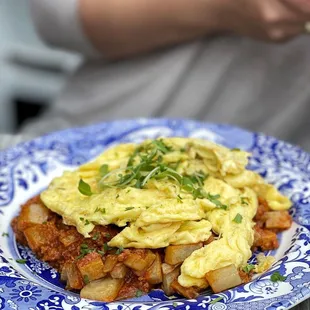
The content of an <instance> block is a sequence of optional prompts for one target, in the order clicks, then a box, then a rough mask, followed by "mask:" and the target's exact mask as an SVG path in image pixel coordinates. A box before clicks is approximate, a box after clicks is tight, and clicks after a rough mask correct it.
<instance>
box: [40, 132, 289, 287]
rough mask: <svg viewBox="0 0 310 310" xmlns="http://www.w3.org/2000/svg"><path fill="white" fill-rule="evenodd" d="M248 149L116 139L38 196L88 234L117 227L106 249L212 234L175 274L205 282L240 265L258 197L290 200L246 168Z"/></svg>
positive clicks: (188, 282) (277, 202)
mask: <svg viewBox="0 0 310 310" xmlns="http://www.w3.org/2000/svg"><path fill="white" fill-rule="evenodd" d="M249 155H250V154H249V153H247V152H244V151H240V150H230V149H228V148H226V147H223V146H220V145H217V144H215V143H212V142H209V141H204V140H201V139H191V138H163V139H158V140H153V141H152V140H147V141H145V142H143V143H142V144H140V145H136V144H121V145H118V146H115V147H113V148H111V149H108V150H106V151H105V152H104V153H102V154H101V155H100V156H99V157H97V158H96V159H94V160H93V161H91V162H89V163H86V164H84V165H82V166H80V167H79V168H78V169H77V170H76V171H71V172H68V171H67V172H64V174H63V175H62V176H61V177H59V178H55V179H54V180H53V181H52V182H51V184H50V186H49V187H48V189H46V190H45V191H43V192H42V193H41V199H42V201H43V203H44V204H45V205H46V206H47V208H49V209H50V210H52V211H53V212H56V213H58V214H59V215H61V216H62V217H63V220H64V223H65V224H68V225H73V226H75V227H76V228H77V230H78V231H79V232H80V233H81V234H82V235H84V236H85V237H86V238H87V237H89V236H90V232H91V231H92V230H93V229H94V227H95V225H109V224H114V225H117V226H119V227H123V228H124V229H123V230H122V231H121V232H120V233H119V234H117V235H116V236H115V237H114V238H113V239H112V240H111V241H110V242H109V243H108V245H109V246H112V247H123V248H129V247H133V248H150V249H156V248H164V247H167V246H169V245H180V244H192V243H198V242H204V241H207V240H208V239H209V238H210V236H211V235H212V232H213V233H215V234H216V235H217V240H215V241H213V242H212V243H210V244H208V245H205V246H204V247H202V248H200V249H198V250H196V251H194V252H193V253H192V254H191V255H190V256H189V257H188V258H187V259H186V260H185V261H184V262H183V264H182V266H181V275H180V276H179V279H178V281H179V283H180V284H181V285H182V286H184V287H190V286H198V287H201V288H204V287H206V286H207V282H206V280H205V274H206V273H207V272H208V271H211V270H215V269H218V268H221V267H225V266H227V265H231V264H234V265H235V266H236V267H237V268H240V267H242V266H244V265H245V264H246V263H247V260H248V259H249V258H250V256H251V246H252V245H253V240H254V231H253V226H254V222H253V217H254V216H255V214H256V211H257V207H258V196H259V197H261V198H264V199H266V201H267V202H268V204H269V206H270V208H271V209H273V210H286V209H288V208H289V207H290V206H291V202H290V201H289V199H288V198H286V197H284V196H283V195H282V194H281V193H280V192H279V191H278V190H277V189H276V188H275V187H273V186H272V185H269V184H267V183H265V181H264V180H263V179H262V178H261V177H260V176H259V175H258V174H256V173H255V172H253V171H249V170H247V169H246V166H247V164H248V157H249Z"/></svg>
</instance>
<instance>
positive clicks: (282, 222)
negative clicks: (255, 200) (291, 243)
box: [264, 211, 292, 230]
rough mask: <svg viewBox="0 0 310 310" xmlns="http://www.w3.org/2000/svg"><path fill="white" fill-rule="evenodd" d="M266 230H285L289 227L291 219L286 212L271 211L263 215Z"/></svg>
mask: <svg viewBox="0 0 310 310" xmlns="http://www.w3.org/2000/svg"><path fill="white" fill-rule="evenodd" d="M264 216H265V219H266V222H265V226H266V228H268V229H276V230H285V229H288V228H290V227H291V225H292V218H291V216H290V215H289V213H288V212H287V211H271V212H266V213H265V214H264Z"/></svg>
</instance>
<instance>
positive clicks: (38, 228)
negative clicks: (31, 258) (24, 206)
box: [24, 224, 55, 251]
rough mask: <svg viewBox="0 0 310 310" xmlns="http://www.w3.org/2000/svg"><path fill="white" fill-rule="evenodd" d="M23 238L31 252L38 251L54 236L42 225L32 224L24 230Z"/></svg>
mask: <svg viewBox="0 0 310 310" xmlns="http://www.w3.org/2000/svg"><path fill="white" fill-rule="evenodd" d="M24 235H25V238H26V239H27V242H28V245H29V247H30V248H31V249H32V250H33V251H36V250H39V249H40V248H41V247H42V246H43V245H47V244H49V242H51V241H52V240H53V239H54V238H55V236H53V234H52V233H51V229H50V228H49V227H48V226H47V225H44V224H34V225H33V226H31V227H28V228H27V229H25V230H24Z"/></svg>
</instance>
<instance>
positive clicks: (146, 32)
mask: <svg viewBox="0 0 310 310" xmlns="http://www.w3.org/2000/svg"><path fill="white" fill-rule="evenodd" d="M216 6H217V3H216V1H213V0H212V1H206V0H80V5H79V12H80V17H81V21H82V24H83V27H84V30H85V33H86V34H87V35H88V37H89V38H90V40H91V41H92V42H93V44H94V45H95V47H96V48H97V49H98V50H99V51H100V52H101V53H102V54H104V55H105V56H106V57H108V58H120V57H121V58H122V57H127V56H131V55H135V54H140V53H144V52H148V51H151V50H154V49H157V48H160V47H164V46H168V45H173V44H177V43H181V42H186V41H189V40H193V39H196V38H199V37H202V36H205V35H210V34H214V33H215V32H216V31H217V30H218V29H219V28H220V19H219V17H218V16H217V8H216Z"/></svg>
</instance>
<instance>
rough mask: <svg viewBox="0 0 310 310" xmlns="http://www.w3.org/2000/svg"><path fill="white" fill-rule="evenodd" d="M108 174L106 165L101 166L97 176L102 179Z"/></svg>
mask: <svg viewBox="0 0 310 310" xmlns="http://www.w3.org/2000/svg"><path fill="white" fill-rule="evenodd" d="M108 172H109V166H108V165H102V166H101V167H100V168H99V174H100V176H101V177H104V176H105V175H107V174H108Z"/></svg>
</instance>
